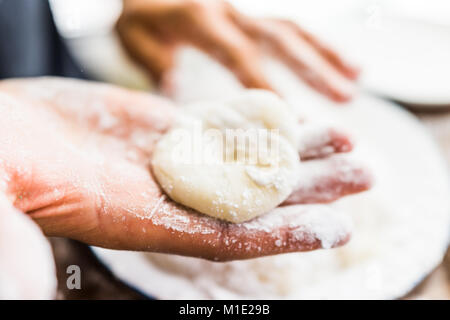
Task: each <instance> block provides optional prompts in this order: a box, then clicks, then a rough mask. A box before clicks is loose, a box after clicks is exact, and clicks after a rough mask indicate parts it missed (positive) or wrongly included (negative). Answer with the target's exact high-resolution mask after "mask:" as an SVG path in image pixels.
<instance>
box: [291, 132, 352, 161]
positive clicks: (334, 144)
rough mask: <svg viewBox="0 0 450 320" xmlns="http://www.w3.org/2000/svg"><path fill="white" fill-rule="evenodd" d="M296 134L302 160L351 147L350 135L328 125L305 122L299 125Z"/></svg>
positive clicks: (321, 156)
mask: <svg viewBox="0 0 450 320" xmlns="http://www.w3.org/2000/svg"><path fill="white" fill-rule="evenodd" d="M298 134H299V144H298V151H299V153H300V159H302V160H310V159H317V158H323V157H326V156H329V155H331V154H334V153H342V152H350V151H351V150H352V149H353V142H352V141H351V138H350V136H349V135H348V134H347V133H345V132H343V131H341V130H339V129H335V128H333V127H330V126H324V125H317V124H308V123H306V124H302V125H301V126H299V128H298Z"/></svg>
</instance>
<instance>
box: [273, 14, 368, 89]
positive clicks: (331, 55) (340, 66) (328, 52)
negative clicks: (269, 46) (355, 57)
mask: <svg viewBox="0 0 450 320" xmlns="http://www.w3.org/2000/svg"><path fill="white" fill-rule="evenodd" d="M280 23H283V24H285V25H287V26H289V28H291V29H292V30H294V31H295V32H296V33H297V34H298V35H299V36H300V37H302V38H303V39H305V40H306V41H308V42H309V43H310V44H311V45H312V46H313V47H314V48H316V50H317V51H318V52H320V53H321V54H322V56H323V57H324V58H325V59H327V60H328V61H329V62H330V63H331V64H332V65H333V66H335V67H336V69H337V70H338V71H339V72H341V73H342V75H344V76H345V77H347V78H348V79H350V80H355V79H357V78H358V75H359V73H360V69H359V68H358V67H357V66H355V65H352V64H351V63H349V62H348V61H346V60H345V59H344V58H343V57H342V56H341V55H339V54H338V53H337V52H336V51H335V50H333V49H331V48H330V47H328V46H327V45H325V44H324V43H322V42H321V41H320V40H319V39H318V38H316V37H315V36H314V35H312V34H311V33H309V32H307V31H306V30H304V29H303V28H301V27H300V26H299V25H298V24H296V23H295V22H292V21H289V20H282V21H280Z"/></svg>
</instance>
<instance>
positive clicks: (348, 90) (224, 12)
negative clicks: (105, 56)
mask: <svg viewBox="0 0 450 320" xmlns="http://www.w3.org/2000/svg"><path fill="white" fill-rule="evenodd" d="M117 31H118V34H119V37H120V39H121V42H122V44H123V45H124V47H125V49H126V50H127V51H128V53H129V54H130V56H131V57H132V58H133V59H134V60H135V61H137V62H138V63H139V64H141V65H142V66H143V67H144V68H145V70H146V71H147V72H148V73H149V74H150V76H151V77H152V78H153V79H154V80H156V81H157V82H161V83H163V85H162V86H163V87H164V83H166V84H168V85H166V86H170V79H167V78H168V77H169V78H170V76H168V74H169V73H168V71H169V70H170V69H171V68H172V67H173V63H174V62H173V57H174V52H175V50H176V48H177V47H178V46H179V45H192V46H195V47H197V48H198V49H200V50H202V51H204V52H205V53H207V54H209V55H210V56H211V57H212V58H214V59H216V60H217V61H219V62H220V63H222V64H223V65H224V66H225V67H227V68H228V69H230V70H231V71H232V72H233V73H234V74H235V75H236V77H237V78H238V79H239V80H240V81H241V83H242V84H243V85H244V86H246V87H248V88H262V89H271V87H270V85H269V83H268V82H267V80H266V79H265V77H264V75H263V71H262V67H261V59H260V58H261V55H262V54H263V50H262V49H268V51H269V52H270V53H271V54H272V55H274V56H275V57H277V58H278V59H280V60H281V61H282V62H284V63H285V64H286V65H287V66H288V67H289V68H290V69H291V70H292V71H293V72H294V73H295V74H297V75H298V76H299V77H300V78H301V79H302V80H303V81H305V82H306V83H307V84H308V85H309V86H311V87H312V88H313V89H315V90H317V91H318V92H320V93H322V94H324V95H325V96H327V97H329V98H330V99H332V100H334V101H336V102H345V101H348V100H350V99H351V97H352V96H353V94H354V85H353V82H354V81H355V80H356V78H357V76H358V73H359V70H358V69H357V68H356V67H354V66H352V65H351V64H349V63H348V62H346V61H345V60H344V59H343V58H342V57H340V56H339V55H338V54H337V53H336V52H335V51H334V50H332V49H331V48H329V47H327V46H326V45H324V44H322V43H321V42H320V41H319V40H318V39H316V38H315V37H314V36H313V35H311V34H309V33H308V32H306V31H305V30H303V29H302V28H301V27H299V26H298V25H296V24H295V23H293V22H291V21H284V20H276V19H258V18H253V17H249V16H246V15H244V14H243V13H241V12H239V11H237V10H236V9H235V8H233V7H232V6H231V5H230V4H229V3H227V2H226V1H223V0H216V1H211V0H124V9H123V12H122V15H121V17H120V18H119V21H118V23H117Z"/></svg>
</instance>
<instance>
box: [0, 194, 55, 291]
mask: <svg viewBox="0 0 450 320" xmlns="http://www.w3.org/2000/svg"><path fill="white" fill-rule="evenodd" d="M55 293H56V273H55V265H54V262H53V256H52V252H51V248H50V245H49V243H48V242H47V240H46V239H45V237H44V235H43V234H42V232H41V230H40V229H39V227H38V226H37V225H36V224H35V223H34V222H33V221H32V220H31V219H30V218H28V217H27V216H26V215H25V214H24V213H22V212H20V211H19V210H17V209H16V208H14V207H13V206H12V204H11V202H10V201H9V200H8V199H7V197H6V196H5V195H3V194H0V299H52V298H53V297H54V296H55Z"/></svg>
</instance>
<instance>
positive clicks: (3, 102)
mask: <svg viewBox="0 0 450 320" xmlns="http://www.w3.org/2000/svg"><path fill="white" fill-rule="evenodd" d="M0 106H1V108H0V137H1V138H0V172H2V174H3V179H2V189H1V190H2V192H3V196H4V197H5V199H9V203H10V204H12V205H13V206H14V207H15V208H16V209H17V210H20V211H22V212H24V213H26V214H27V215H28V216H30V217H31V218H32V219H33V220H34V221H35V222H37V223H38V224H39V226H40V227H41V228H42V230H43V231H44V233H45V234H46V235H48V236H63V237H69V238H73V239H77V240H80V241H83V242H86V243H88V244H92V245H97V246H102V247H107V248H114V249H126V250H142V251H155V252H166V253H174V254H180V255H188V256H195V257H202V258H206V259H213V260H221V261H223V260H232V259H246V258H253V257H257V256H264V255H272V254H278V253H284V252H293V251H306V250H313V249H318V248H321V247H322V246H323V245H324V244H323V243H322V242H321V239H320V237H319V236H318V235H317V234H315V233H314V232H313V231H311V230H310V229H309V227H308V226H306V225H302V223H298V222H297V225H296V222H295V221H293V220H292V219H290V217H292V216H299V215H304V216H310V215H314V217H318V218H320V217H321V218H323V219H325V218H326V219H328V217H331V218H332V220H330V221H325V223H328V224H329V225H331V226H336V227H339V225H340V224H342V221H341V220H340V219H339V218H333V217H334V215H333V214H330V213H331V209H327V210H325V211H324V210H323V208H320V206H319V207H317V206H308V205H306V206H303V205H298V204H302V203H320V202H329V201H332V200H334V199H337V198H339V197H341V196H343V195H346V194H351V193H355V192H359V191H362V190H366V189H367V188H369V186H370V178H369V176H368V174H367V173H366V172H365V170H364V169H363V168H361V167H359V166H357V165H355V164H352V163H351V162H349V160H346V159H345V157H342V155H330V154H331V153H336V152H344V151H349V150H350V149H351V143H350V141H349V139H348V137H347V136H346V135H344V134H342V133H340V132H338V131H336V130H334V129H330V128H324V129H321V130H319V131H311V130H306V129H305V130H304V134H303V137H302V140H303V143H302V146H303V148H301V150H300V153H301V154H302V155H303V158H309V161H307V162H305V165H307V166H306V167H305V168H307V170H308V172H306V174H307V175H308V179H306V177H304V178H305V179H300V180H301V181H306V184H302V185H299V187H298V188H297V190H296V191H295V192H294V193H293V194H292V196H291V197H290V198H289V199H288V200H287V201H286V203H285V204H284V205H287V204H289V206H284V207H280V208H277V209H275V210H274V211H277V212H273V213H268V214H266V215H264V216H263V217H261V218H258V219H255V220H253V221H251V222H248V223H242V224H229V223H226V222H223V221H219V220H217V219H213V218H210V217H207V216H205V215H201V214H198V213H196V212H194V211H193V210H191V209H188V208H186V207H183V206H182V205H179V204H177V203H174V202H173V201H171V200H170V199H169V198H168V197H167V196H166V195H165V194H164V193H163V192H162V191H161V189H160V188H159V186H158V184H157V183H156V182H155V180H154V179H153V177H152V174H151V171H150V170H149V159H150V158H151V154H152V150H153V147H154V145H155V143H156V141H157V140H158V138H159V137H160V136H161V134H163V133H164V132H165V131H167V129H168V128H170V126H171V122H172V120H173V119H174V115H175V114H176V112H177V109H176V108H175V107H174V106H172V105H171V104H170V103H169V102H168V101H166V100H163V99H161V98H158V97H156V96H152V95H149V94H145V93H139V92H134V91H129V90H125V89H120V88H116V87H113V86H110V85H104V84H93V83H88V82H83V81H78V80H63V79H57V78H43V79H30V80H9V81H3V82H0ZM305 128H307V127H306V126H305ZM313 136H314V139H312V137H313ZM317 137H320V139H317ZM324 156H327V157H326V158H323V157H324ZM341 167H343V168H344V169H345V170H341V169H340V168H341ZM293 204H296V205H295V206H292V205H293ZM16 209H14V210H16ZM272 214H280V216H286V220H283V221H278V222H277V223H275V224H270V225H268V224H267V220H266V219H267V217H268V216H270V215H272ZM299 235H300V236H299ZM348 239H349V230H343V232H342V233H341V234H339V238H338V239H336V242H335V243H332V246H339V245H342V244H344V243H345V242H346V241H347V240H348Z"/></svg>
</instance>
